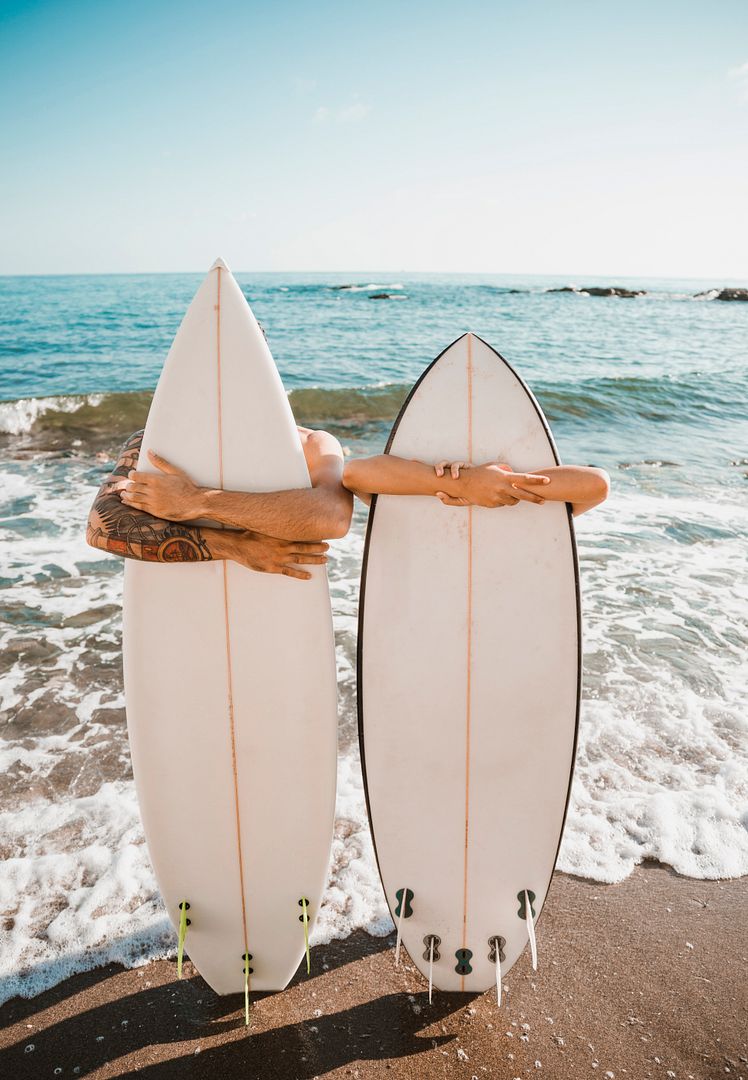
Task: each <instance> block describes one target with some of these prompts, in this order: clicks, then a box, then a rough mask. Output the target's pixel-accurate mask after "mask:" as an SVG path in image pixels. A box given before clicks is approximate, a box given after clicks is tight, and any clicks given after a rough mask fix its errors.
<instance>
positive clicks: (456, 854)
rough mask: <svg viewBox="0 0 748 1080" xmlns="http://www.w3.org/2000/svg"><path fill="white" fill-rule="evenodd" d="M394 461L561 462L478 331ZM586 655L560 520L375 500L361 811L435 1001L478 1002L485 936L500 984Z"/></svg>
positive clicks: (404, 429)
mask: <svg viewBox="0 0 748 1080" xmlns="http://www.w3.org/2000/svg"><path fill="white" fill-rule="evenodd" d="M386 452H387V453H393V454H397V455H398V456H401V457H405V458H417V459H419V460H421V461H426V462H430V463H436V462H437V461H440V460H442V459H449V460H450V461H456V460H460V461H474V462H486V461H489V460H496V461H506V462H508V463H509V464H510V465H511V466H512V468H514V469H516V470H519V471H529V470H532V469H540V468H543V467H548V466H551V465H555V464H558V454H557V452H556V448H555V445H554V442H553V438H552V436H551V433H550V429H549V427H548V425H547V422H546V421H545V418H544V417H543V414H542V411H541V409H540V406H539V405H538V403H537V401H536V400H535V399H534V397H533V396H532V394H531V392H530V390H529V389H528V387H527V386H526V385H525V384H524V382H523V381H522V380H521V379H520V378H519V376H518V375H517V374H516V373H515V372H514V371H513V369H512V368H511V367H510V366H509V365H508V364H507V363H506V361H505V360H504V359H503V358H502V357H501V356H500V355H499V354H498V353H496V352H495V351H494V350H493V349H492V348H491V347H490V346H488V345H487V344H486V343H485V342H484V341H482V340H481V339H480V338H478V337H477V336H475V335H473V334H465V335H464V336H462V337H461V338H459V339H457V341H455V342H454V343H453V344H452V345H450V346H449V347H448V348H447V349H446V350H445V351H444V352H443V353H442V354H441V355H440V356H439V357H438V358H437V359H436V360H435V361H434V362H433V364H431V365H430V367H429V368H428V369H427V370H426V371H425V372H424V374H423V375H422V377H421V378H420V379H419V381H418V382H417V383H416V385H415V387H414V388H413V391H412V392H411V394H410V396H409V398H408V400H407V401H406V403H405V405H404V406H403V408H402V410H401V412H400V415H399V416H398V418H397V420H396V422H395V425H394V427H393V430H392V433H391V435H390V439H389V442H388V444H387V449H386ZM581 651H582V646H581V617H580V603H579V576H578V566H577V556H576V546H575V540H574V528H573V522H572V516H571V509H570V507H569V506H568V505H566V504H561V503H548V502H546V503H545V504H544V505H542V506H536V505H533V504H530V503H527V502H520V503H519V504H517V505H515V506H512V507H505V508H496V509H488V508H483V507H474V508H471V507H446V506H444V505H443V504H442V503H441V502H440V501H439V500H438V499H436V498H433V497H430V496H429V497H420V496H419V497H416V496H413V497H403V496H387V495H380V496H377V497H376V498H375V499H374V500H372V506H371V510H370V516H369V523H368V529H367V535H366V543H365V549H364V564H363V570H362V582H361V602H360V609H359V645H358V688H359V700H358V706H359V736H360V742H361V751H362V765H363V771H364V781H365V790H366V797H367V805H368V810H369V818H370V822H371V826H372V833H373V838H374V845H375V851H376V856H377V862H378V865H379V871H380V875H381V878H382V884H383V887H384V891H385V895H386V898H387V902H388V904H389V907H390V911H391V913H392V916H393V919H394V920H395V922H396V924H397V925H398V926H399V929H400V932H401V936H402V943H403V945H404V946H405V948H406V949H407V951H408V953H409V955H410V958H411V960H412V961H413V963H414V964H415V966H416V967H417V968H418V969H419V970H420V971H421V972H422V973H423V974H424V976H425V977H427V978H428V977H429V968H430V959H431V942H432V939H434V943H435V954H436V955H435V956H434V959H433V963H432V964H431V973H432V977H433V985H434V986H435V987H437V988H439V989H442V990H448V991H466V992H471V993H474V992H481V991H483V990H486V989H487V988H488V987H489V986H491V985H493V984H494V983H495V981H496V977H497V969H496V963H495V956H496V953H495V945H496V939H499V946H500V954H499V956H500V975H501V977H503V975H504V974H506V972H508V971H509V970H510V968H511V967H512V965H513V964H514V963H515V962H516V960H517V959H518V957H519V956H520V955H521V953H522V952H523V950H524V948H525V946H526V945H527V943H528V940H529V937H530V933H531V931H532V932H534V929H535V925H536V922H537V917H538V916H539V914H540V912H541V910H542V907H543V904H544V902H545V898H546V894H547V891H548V887H549V884H550V881H551V877H552V873H553V868H554V866H555V862H556V858H557V855H558V849H559V846H560V842H561V835H562V832H563V825H564V821H565V817H566V810H567V806H568V800H569V794H570V790H571V780H572V775H573V767H574V758H575V754H576V740H577V728H578V717H579V699H580V690H581ZM526 891H527V892H526ZM403 901H405V903H404V904H403V907H402V908H401V906H400V905H401V903H402V902H403ZM528 901H529V904H528ZM529 906H531V908H532V914H531V917H530V920H528V918H527V917H526V916H527V915H528V914H529V912H528V907H529ZM401 915H402V918H400V916H401ZM528 921H530V922H531V924H532V925H531V926H528ZM539 944H540V945H542V942H540V943H539ZM541 962H542V949H541Z"/></svg>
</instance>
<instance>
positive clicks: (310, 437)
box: [298, 427, 343, 489]
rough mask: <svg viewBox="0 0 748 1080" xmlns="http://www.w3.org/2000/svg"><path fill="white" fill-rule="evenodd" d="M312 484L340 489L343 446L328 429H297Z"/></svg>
mask: <svg viewBox="0 0 748 1080" xmlns="http://www.w3.org/2000/svg"><path fill="white" fill-rule="evenodd" d="M298 432H299V437H300V439H301V445H302V447H303V448H304V457H305V458H306V465H307V468H308V469H309V476H310V478H311V481H312V486H313V487H317V486H318V485H322V484H324V485H330V486H334V487H336V488H337V487H340V488H341V489H342V476H343V447H342V446H341V445H340V443H339V442H338V440H337V439H336V438H335V436H334V435H331V434H330V432H329V431H318V430H314V429H313V428H303V427H300V428H299V429H298Z"/></svg>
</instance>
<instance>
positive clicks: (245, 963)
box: [242, 952, 252, 1027]
mask: <svg viewBox="0 0 748 1080" xmlns="http://www.w3.org/2000/svg"><path fill="white" fill-rule="evenodd" d="M251 959H252V953H251V952H245V953H242V970H243V971H244V1024H245V1026H246V1027H249V976H250V975H251V974H252V968H251V967H250V966H249V961H250V960H251Z"/></svg>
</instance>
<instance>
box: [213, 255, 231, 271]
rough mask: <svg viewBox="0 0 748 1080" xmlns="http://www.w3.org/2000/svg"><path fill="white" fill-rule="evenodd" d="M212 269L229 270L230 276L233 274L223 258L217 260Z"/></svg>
mask: <svg viewBox="0 0 748 1080" xmlns="http://www.w3.org/2000/svg"><path fill="white" fill-rule="evenodd" d="M210 269H211V270H227V271H228V272H229V274H230V273H231V271H230V270H229V268H228V266H227V265H226V263H225V262H224V261H223V259H221V258H218V259H216V261H215V262H214V263H213V265H212V266H211V268H210Z"/></svg>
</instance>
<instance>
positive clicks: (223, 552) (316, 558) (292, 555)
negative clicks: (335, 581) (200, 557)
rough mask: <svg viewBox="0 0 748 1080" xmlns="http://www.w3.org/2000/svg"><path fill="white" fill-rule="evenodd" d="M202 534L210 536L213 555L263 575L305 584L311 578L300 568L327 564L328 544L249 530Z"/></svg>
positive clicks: (228, 530)
mask: <svg viewBox="0 0 748 1080" xmlns="http://www.w3.org/2000/svg"><path fill="white" fill-rule="evenodd" d="M203 532H204V533H210V538H209V541H208V542H209V546H210V548H211V551H212V552H214V554H216V555H219V556H220V557H222V558H226V559H231V560H232V561H233V562H237V563H239V564H240V565H241V566H246V567H248V568H249V569H250V570H258V571H259V572H260V573H263V574H284V575H285V576H286V577H293V578H299V579H300V580H301V581H306V580H308V579H309V578H310V577H311V576H312V575H311V574H310V573H309V571H307V570H300V569H299V566H300V565H304V564H320V563H326V562H327V556H326V554H325V552H326V551H327V549H328V547H329V544H325V543H324V542H322V541H307V540H279V539H278V538H277V537H275V536H266V535H265V534H264V533H258V532H252V531H250V530H244V531H242V532H239V531H237V530H235V529H204V530H203Z"/></svg>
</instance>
